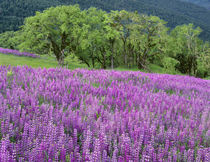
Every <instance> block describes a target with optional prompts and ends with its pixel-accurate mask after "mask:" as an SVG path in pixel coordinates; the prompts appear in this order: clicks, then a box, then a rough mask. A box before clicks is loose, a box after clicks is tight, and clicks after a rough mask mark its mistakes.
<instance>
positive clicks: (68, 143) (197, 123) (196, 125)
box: [0, 66, 210, 162]
mask: <svg viewBox="0 0 210 162" xmlns="http://www.w3.org/2000/svg"><path fill="white" fill-rule="evenodd" d="M0 140H1V141H0V161H1V162H7V161H10V162H13V161H20V162H21V161H37V162H43V161H49V162H51V161H72V162H74V161H75V162H76V161H78V162H82V161H91V162H124V161H125V162H139V161H142V162H146V161H149V162H150V161H151V162H152V161H154V162H159V161H160V162H161V161H168V162H176V161H180V162H181V161H183V162H191V161H198V162H201V161H202V162H208V161H210V81H207V80H202V79H197V78H194V77H188V76H179V75H166V74H147V73H143V72H119V71H108V70H84V69H77V70H73V71H71V70H67V69H61V68H56V69H53V68H51V69H41V68H39V69H33V68H30V67H26V66H25V67H20V66H19V67H10V66H9V67H6V66H0Z"/></svg>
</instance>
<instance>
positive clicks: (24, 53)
mask: <svg viewBox="0 0 210 162" xmlns="http://www.w3.org/2000/svg"><path fill="white" fill-rule="evenodd" d="M0 53H3V54H12V55H15V56H26V57H32V58H38V57H40V56H39V55H36V54H32V53H28V52H20V51H18V50H13V49H6V48H1V47H0Z"/></svg>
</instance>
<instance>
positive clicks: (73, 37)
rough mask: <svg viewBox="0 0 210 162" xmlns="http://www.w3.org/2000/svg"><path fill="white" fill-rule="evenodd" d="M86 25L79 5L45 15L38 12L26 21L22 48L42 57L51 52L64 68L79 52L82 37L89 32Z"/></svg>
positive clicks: (49, 11)
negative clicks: (76, 52)
mask: <svg viewBox="0 0 210 162" xmlns="http://www.w3.org/2000/svg"><path fill="white" fill-rule="evenodd" d="M83 21H84V15H82V12H81V11H80V8H79V6H78V5H75V6H59V7H52V8H49V9H47V10H45V11H44V12H42V13H40V12H37V13H36V15H35V16H32V17H29V18H26V20H25V23H24V25H23V27H22V33H23V34H22V38H23V43H22V44H21V45H20V48H21V49H24V50H27V51H33V52H36V53H40V54H43V53H49V51H52V52H53V54H54V55H55V57H56V59H57V61H58V64H59V65H60V66H63V65H64V58H65V57H66V56H67V54H68V53H71V52H75V51H76V47H77V44H78V43H79V36H80V35H82V34H81V33H82V32H85V31H86V27H85V25H83ZM66 51H68V52H66Z"/></svg>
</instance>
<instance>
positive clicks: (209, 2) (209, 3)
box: [182, 0, 210, 10]
mask: <svg viewBox="0 0 210 162" xmlns="http://www.w3.org/2000/svg"><path fill="white" fill-rule="evenodd" d="M182 1H185V2H191V3H194V4H196V5H199V6H202V7H205V8H207V9H209V10H210V0H182Z"/></svg>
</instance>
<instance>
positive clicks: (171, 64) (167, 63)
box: [162, 57, 179, 74]
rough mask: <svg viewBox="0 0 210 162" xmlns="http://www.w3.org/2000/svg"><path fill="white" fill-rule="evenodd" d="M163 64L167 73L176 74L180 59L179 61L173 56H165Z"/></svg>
mask: <svg viewBox="0 0 210 162" xmlns="http://www.w3.org/2000/svg"><path fill="white" fill-rule="evenodd" d="M162 64H163V67H164V70H165V73H168V74H176V73H177V72H176V66H177V65H178V64H179V61H177V60H176V59H174V58H171V57H164V58H163V60H162Z"/></svg>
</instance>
